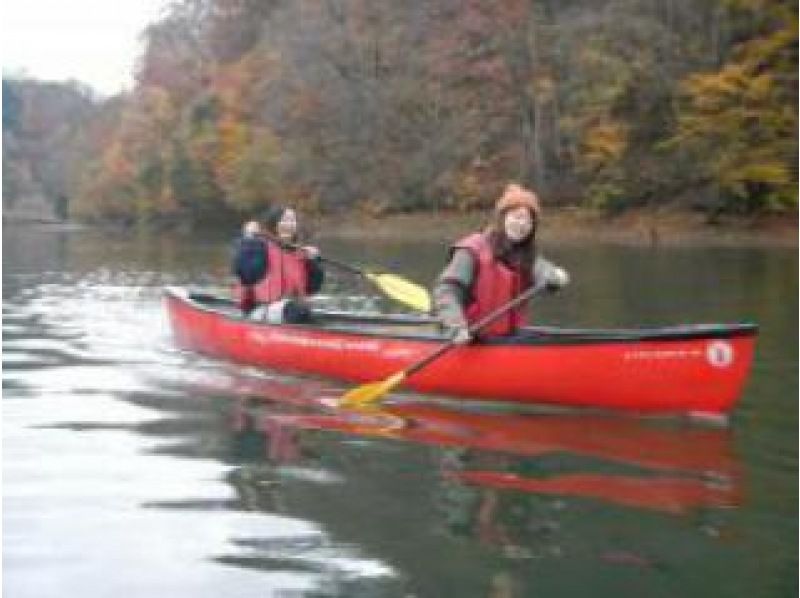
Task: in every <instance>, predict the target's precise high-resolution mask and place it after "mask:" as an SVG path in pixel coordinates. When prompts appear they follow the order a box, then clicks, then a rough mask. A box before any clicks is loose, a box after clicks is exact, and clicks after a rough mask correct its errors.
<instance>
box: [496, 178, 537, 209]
mask: <svg viewBox="0 0 800 598" xmlns="http://www.w3.org/2000/svg"><path fill="white" fill-rule="evenodd" d="M519 207H525V208H528V209H529V210H530V211H531V212H533V216H534V217H535V218H538V217H539V215H540V214H541V211H542V209H541V207H540V206H539V198H538V197H537V196H536V193H534V192H533V191H531V190H530V189H526V188H525V187H523V186H522V185H517V184H516V183H509V184H508V185H506V188H505V191H503V195H501V196H500V199H498V200H497V203H496V204H495V206H494V209H495V212H497V213H500V212H503V211H506V210H510V209H512V208H519Z"/></svg>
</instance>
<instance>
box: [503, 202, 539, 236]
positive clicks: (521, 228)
mask: <svg viewBox="0 0 800 598" xmlns="http://www.w3.org/2000/svg"><path fill="white" fill-rule="evenodd" d="M504 225H505V232H506V236H507V237H508V238H509V239H510V240H511V241H513V242H514V243H519V242H520V241H524V240H525V239H527V238H528V235H530V234H531V231H532V230H533V220H532V219H531V216H530V213H529V212H528V210H527V209H525V208H518V209H516V210H512V211H511V212H509V213H508V214H506V217H505V221H504Z"/></svg>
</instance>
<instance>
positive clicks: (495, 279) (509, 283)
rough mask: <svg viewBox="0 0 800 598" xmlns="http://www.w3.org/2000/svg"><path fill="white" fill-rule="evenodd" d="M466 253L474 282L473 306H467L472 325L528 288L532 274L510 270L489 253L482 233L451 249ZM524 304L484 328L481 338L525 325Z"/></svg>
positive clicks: (485, 238)
mask: <svg viewBox="0 0 800 598" xmlns="http://www.w3.org/2000/svg"><path fill="white" fill-rule="evenodd" d="M456 249H466V250H468V251H469V252H470V253H471V254H472V257H473V258H474V260H475V268H476V271H475V279H474V281H473V283H472V288H471V294H472V302H471V303H470V304H469V305H467V306H466V310H465V315H466V317H467V322H468V323H469V324H470V325H472V324H474V323H476V322H477V321H478V320H480V319H481V318H483V317H484V316H486V315H488V314H489V313H491V312H492V311H494V310H495V309H497V308H498V307H500V306H501V305H505V304H506V303H508V302H509V301H511V300H512V299H514V298H515V297H516V296H517V295H519V294H520V293H522V292H523V291H525V290H526V289H527V288H528V285H530V284H531V274H530V273H527V272H519V271H517V270H514V269H512V268H509V267H508V266H507V265H506V264H504V263H503V262H502V261H501V260H499V259H496V258H495V256H494V254H493V253H492V247H491V245H490V244H489V239H488V238H487V236H486V235H485V234H483V233H473V234H471V235H469V236H467V237H464V238H463V239H461V240H460V241H459V242H458V243H456V244H455V245H453V250H456ZM526 312H527V303H525V304H523V305H520V306H517V307H516V308H515V309H512V310H509V311H508V312H506V313H505V314H503V315H502V316H500V317H498V318H497V319H496V320H494V322H492V323H490V324H487V325H486V326H485V327H484V328H483V330H482V331H481V332H480V336H501V335H506V334H511V333H513V332H514V331H515V330H517V329H518V328H520V327H521V326H524V325H525V324H526V322H527V317H526Z"/></svg>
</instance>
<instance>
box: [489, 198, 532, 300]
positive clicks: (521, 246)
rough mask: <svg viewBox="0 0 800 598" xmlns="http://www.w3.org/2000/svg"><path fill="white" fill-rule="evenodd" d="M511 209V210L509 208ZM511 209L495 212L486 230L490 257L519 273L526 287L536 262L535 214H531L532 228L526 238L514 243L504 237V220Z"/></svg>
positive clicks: (530, 279)
mask: <svg viewBox="0 0 800 598" xmlns="http://www.w3.org/2000/svg"><path fill="white" fill-rule="evenodd" d="M511 209H513V208H511ZM511 209H506V210H500V211H499V212H495V213H494V216H493V217H492V220H491V222H490V223H489V226H488V228H487V236H488V237H489V245H490V246H491V248H492V255H494V257H495V258H496V259H499V260H501V261H502V262H503V263H505V264H506V265H508V266H510V267H511V268H513V269H515V270H517V271H518V272H520V273H521V274H522V276H523V280H524V281H525V284H526V286H527V285H528V284H530V283H531V281H532V278H533V264H534V262H535V261H536V214H534V213H532V212H531V219H532V221H533V228H532V229H531V232H530V234H529V235H528V237H527V238H526V239H525V240H524V241H521V242H519V243H515V242H514V241H512V240H511V239H509V238H508V237H507V236H506V228H505V218H506V214H508V212H509V211H510V210H511Z"/></svg>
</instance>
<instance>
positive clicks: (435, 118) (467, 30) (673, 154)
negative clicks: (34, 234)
mask: <svg viewBox="0 0 800 598" xmlns="http://www.w3.org/2000/svg"><path fill="white" fill-rule="evenodd" d="M143 41H144V45H143V48H144V49H143V53H142V55H141V57H140V59H139V62H138V65H137V68H136V78H135V85H134V87H133V89H132V90H130V91H129V92H127V93H124V94H120V95H118V96H115V97H112V98H99V97H97V96H96V95H94V94H93V92H92V91H91V90H90V89H88V88H86V87H84V86H82V85H80V84H77V83H69V84H56V83H46V82H39V81H35V80H29V79H9V78H4V80H3V150H4V151H3V208H4V214H5V213H9V212H14V211H15V210H19V209H21V206H23V205H24V204H25V202H28V203H30V202H32V201H34V200H33V199H32V198H34V197H35V198H37V199H36V201H38V202H39V204H40V205H41V209H43V210H46V209H49V210H50V212H51V213H52V215H53V216H54V217H56V218H66V217H69V218H70V219H75V220H82V221H95V222H106V221H115V222H125V223H134V222H152V221H164V222H168V221H183V222H197V223H202V222H206V223H207V222H210V221H215V220H217V219H221V218H232V219H235V218H236V217H238V216H240V215H243V214H249V213H254V212H259V211H261V210H263V209H264V208H266V207H267V206H268V205H270V204H272V203H289V204H293V205H296V206H298V207H300V208H301V209H302V210H305V211H308V212H312V213H319V214H342V213H344V214H346V213H354V212H357V213H359V214H368V215H382V214H391V213H407V212H426V211H470V210H476V209H482V208H485V207H486V206H489V205H491V203H492V202H493V200H494V197H495V196H496V194H497V191H498V189H499V188H500V186H501V185H503V184H504V183H505V182H506V181H508V180H517V181H520V182H522V183H524V184H527V185H529V186H531V187H533V188H535V189H536V190H537V191H538V192H540V194H541V195H542V196H543V197H544V199H545V204H546V205H549V206H578V207H584V208H587V209H591V210H603V211H607V212H609V213H620V212H624V211H626V210H630V209H641V208H650V209H661V208H665V207H669V208H674V207H678V208H682V209H700V210H703V211H705V212H706V213H707V214H709V215H710V217H712V218H716V217H717V216H718V215H719V214H729V213H730V214H750V215H752V214H764V213H781V212H785V213H789V214H796V210H797V178H798V172H797V160H798V153H797V106H798V95H797V83H798V82H797V6H796V3H794V2H787V1H778V0H772V1H766V0H713V1H711V0H710V1H708V2H702V3H698V2H692V1H690V0H669V1H666V2H664V1H658V2H654V1H652V0H568V1H563V0H562V1H555V0H528V1H521V0H484V1H479V0H466V1H460V0H458V1H457V0H431V1H428V2H385V1H381V2H374V1H370V0H326V1H312V0H302V1H289V0H272V1H267V0H181V1H179V2H174V3H173V4H171V5H170V6H169V7H168V9H166V11H165V12H164V14H163V15H162V17H161V18H160V19H159V20H158V21H157V22H154V23H153V24H151V25H150V27H149V28H148V29H147V30H146V31H145V32H144V34H143Z"/></svg>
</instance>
